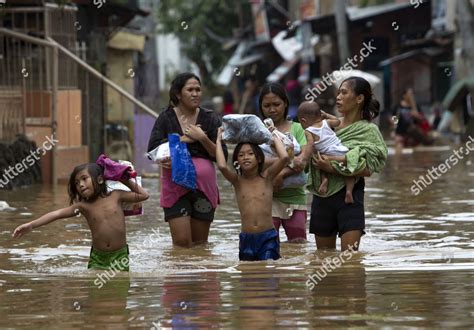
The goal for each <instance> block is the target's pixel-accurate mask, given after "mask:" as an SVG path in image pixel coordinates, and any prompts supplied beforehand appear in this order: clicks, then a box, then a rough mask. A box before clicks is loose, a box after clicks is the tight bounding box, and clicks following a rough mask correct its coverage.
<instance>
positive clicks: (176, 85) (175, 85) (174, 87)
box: [169, 72, 201, 106]
mask: <svg viewBox="0 0 474 330" xmlns="http://www.w3.org/2000/svg"><path fill="white" fill-rule="evenodd" d="M189 79H196V80H197V81H198V82H199V85H201V79H199V77H198V76H196V75H195V74H194V73H192V72H183V73H180V74H179V75H177V76H176V77H175V78H174V79H173V81H172V82H171V87H170V91H169V96H170V100H169V106H176V105H178V103H179V100H178V94H179V93H181V90H182V89H183V87H184V85H186V82H187V81H188V80H189Z"/></svg>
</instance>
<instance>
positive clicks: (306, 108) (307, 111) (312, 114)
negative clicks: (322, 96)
mask: <svg viewBox="0 0 474 330" xmlns="http://www.w3.org/2000/svg"><path fill="white" fill-rule="evenodd" d="M298 116H299V117H302V118H306V119H308V120H309V121H313V120H318V119H319V118H321V108H320V107H319V104H317V103H316V102H303V103H301V104H300V106H299V107H298Z"/></svg>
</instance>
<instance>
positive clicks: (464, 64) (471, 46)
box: [454, 0, 474, 137]
mask: <svg viewBox="0 0 474 330" xmlns="http://www.w3.org/2000/svg"><path fill="white" fill-rule="evenodd" d="M456 11H457V18H458V24H457V29H456V34H457V35H456V36H455V38H456V39H458V45H459V46H461V54H460V55H458V56H455V59H454V61H455V67H456V78H457V80H461V79H465V78H472V77H474V3H473V1H470V0H458V1H456ZM470 95H471V100H473V99H474V93H472V92H471V94H470ZM465 136H466V137H467V136H474V116H472V115H471V116H470V118H469V121H468V122H467V125H466V135H465Z"/></svg>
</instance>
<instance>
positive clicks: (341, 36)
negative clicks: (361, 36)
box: [334, 0, 349, 64]
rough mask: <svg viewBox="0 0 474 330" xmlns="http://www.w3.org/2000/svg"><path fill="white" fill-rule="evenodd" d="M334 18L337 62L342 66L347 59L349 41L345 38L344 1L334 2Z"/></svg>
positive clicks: (337, 0)
mask: <svg viewBox="0 0 474 330" xmlns="http://www.w3.org/2000/svg"><path fill="white" fill-rule="evenodd" d="M334 14H335V16H336V28H337V44H338V46H339V61H340V64H343V63H344V62H345V61H346V60H347V58H349V40H348V36H347V18H346V0H336V2H335V3H334Z"/></svg>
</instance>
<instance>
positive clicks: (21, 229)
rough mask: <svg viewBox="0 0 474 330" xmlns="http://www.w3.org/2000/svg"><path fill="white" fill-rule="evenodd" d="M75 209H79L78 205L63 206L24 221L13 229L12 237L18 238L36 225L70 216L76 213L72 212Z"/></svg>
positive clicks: (39, 225)
mask: <svg viewBox="0 0 474 330" xmlns="http://www.w3.org/2000/svg"><path fill="white" fill-rule="evenodd" d="M76 209H79V210H80V207H79V205H77V204H73V205H71V206H69V207H65V208H62V209H59V210H56V211H52V212H49V213H46V214H45V215H43V216H41V217H39V218H38V219H36V220H33V221H30V222H27V223H24V224H22V225H20V226H18V227H16V228H15V230H14V231H13V234H12V237H13V238H20V237H22V236H23V235H25V234H27V233H29V232H30V231H32V230H33V229H34V228H38V227H41V226H44V225H47V224H48V223H50V222H53V221H56V220H59V219H66V218H71V217H73V216H74V215H75V214H76V213H75V212H74V211H75V210H76ZM76 212H77V211H76Z"/></svg>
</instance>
